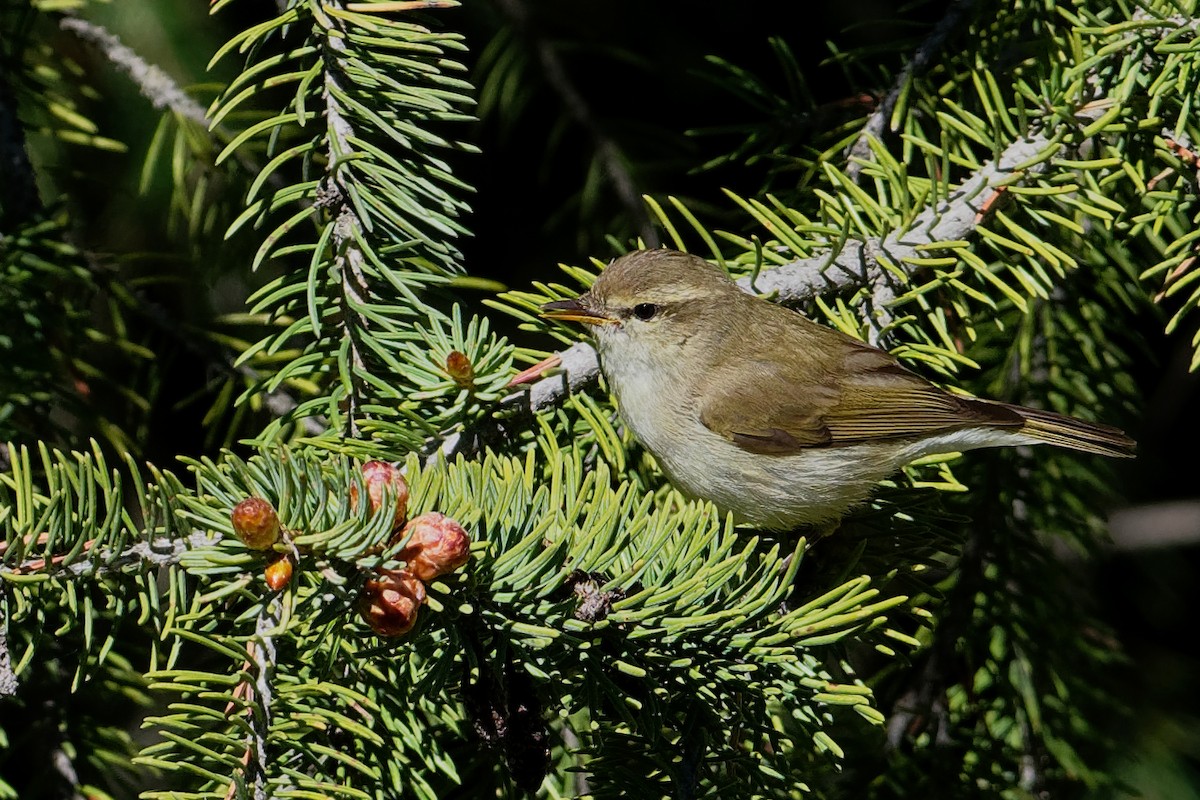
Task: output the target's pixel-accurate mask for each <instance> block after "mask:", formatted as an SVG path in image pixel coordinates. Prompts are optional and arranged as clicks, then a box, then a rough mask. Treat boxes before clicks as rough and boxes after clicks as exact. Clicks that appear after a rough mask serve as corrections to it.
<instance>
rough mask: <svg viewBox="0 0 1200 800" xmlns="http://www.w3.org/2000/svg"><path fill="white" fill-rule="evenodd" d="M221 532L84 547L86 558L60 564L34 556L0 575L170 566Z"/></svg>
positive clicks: (77, 574) (97, 573)
mask: <svg viewBox="0 0 1200 800" xmlns="http://www.w3.org/2000/svg"><path fill="white" fill-rule="evenodd" d="M222 538H223V537H222V535H221V534H220V533H215V532H209V531H193V532H192V533H190V534H188V535H187V536H156V537H154V538H153V539H149V540H144V541H141V542H137V543H136V544H133V545H130V546H129V547H126V548H125V549H123V550H120V551H113V550H111V549H108V548H104V549H101V550H100V552H99V553H95V554H93V553H91V552H90V551H91V548H84V552H87V553H88V557H87V558H86V559H83V560H80V561H76V562H74V563H71V564H67V565H65V566H60V563H61V560H62V559H61V558H60V557H59V558H52V559H50V563H49V564H47V563H46V560H45V559H41V558H35V559H29V560H27V561H24V562H22V563H21V564H19V565H17V566H15V567H8V566H0V577H3V576H6V575H27V574H29V573H31V572H40V571H42V570H44V569H46V568H47V567H48V566H49V567H52V568H54V569H53V570H52V572H51V574H53V575H59V576H62V577H66V578H90V577H96V578H98V577H103V576H105V575H111V574H114V573H118V572H127V571H129V569H130V567H135V566H136V567H137V570H136V571H146V570H150V569H158V568H160V567H169V566H171V565H173V564H178V563H179V562H180V561H181V560H183V557H184V556H185V555H186V554H187V552H188V551H189V550H195V549H197V548H200V547H211V546H213V545H215V544H217V543H218V542H220V541H221V539H222Z"/></svg>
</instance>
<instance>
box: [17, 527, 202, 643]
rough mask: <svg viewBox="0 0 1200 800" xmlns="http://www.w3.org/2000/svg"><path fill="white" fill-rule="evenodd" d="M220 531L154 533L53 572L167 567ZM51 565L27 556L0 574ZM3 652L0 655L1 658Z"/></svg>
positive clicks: (77, 574)
mask: <svg viewBox="0 0 1200 800" xmlns="http://www.w3.org/2000/svg"><path fill="white" fill-rule="evenodd" d="M222 538H223V537H222V535H221V534H220V533H216V532H209V531H193V532H192V533H190V534H188V535H187V536H157V537H155V538H154V539H151V540H148V541H141V542H138V543H136V544H133V545H130V546H129V547H127V548H125V549H124V550H122V551H121V552H119V553H114V552H112V551H111V550H108V549H104V550H101V551H100V553H99V554H97V555H93V554H91V553H89V554H88V557H87V558H85V559H83V560H80V561H76V562H74V563H72V564H67V565H66V566H63V567H59V568H58V569H57V570H55V573H54V574H56V575H61V576H63V577H68V578H87V577H103V576H105V575H109V574H112V573H116V572H125V571H127V570H128V568H129V567H132V566H134V565H140V568H141V569H143V570H146V569H156V568H159V567H169V566H171V565H172V564H178V563H179V562H180V560H182V559H183V557H184V555H185V554H186V553H187V552H188V551H189V550H194V549H196V548H200V547H211V546H212V545H214V544H216V543H217V542H219V541H221V539H222ZM47 566H50V567H55V566H57V564H55V563H53V561H52V563H50V564H48V565H47V564H46V563H45V559H40V558H37V559H29V560H27V561H25V562H23V563H21V564H20V565H18V566H16V567H6V566H0V576H3V575H25V574H28V573H30V572H36V571H39V570H42V569H45V568H46V567H47ZM2 658H3V656H0V659H2Z"/></svg>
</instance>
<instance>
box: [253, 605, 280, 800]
mask: <svg viewBox="0 0 1200 800" xmlns="http://www.w3.org/2000/svg"><path fill="white" fill-rule="evenodd" d="M278 627H279V600H278V599H277V598H273V599H271V600H268V601H266V604H265V605H264V606H263V610H262V613H260V614H259V615H258V620H257V621H256V623H255V629H254V641H253V642H251V643H250V647H249V648H248V650H249V652H250V660H251V661H252V662H253V667H254V676H255V677H254V694H255V698H254V700H255V705H256V706H257V707H258V708H257V709H253V708H252V710H251V711H250V719H249V725H250V734H249V743H248V746H247V752H248V753H250V758H249V759H248V761H247V764H246V778H247V780H246V782H247V784H249V785H250V787H251V796H252V797H253V798H254V800H269V798H270V794H269V793H268V786H267V738H268V737H269V735H270V732H271V702H272V700H273V699H274V697H275V691H274V688H273V687H272V680H273V678H274V676H275V639H274V636H273V635H272V634H273V632H274V631H275V629H276V628H278ZM256 711H258V712H260V713H256Z"/></svg>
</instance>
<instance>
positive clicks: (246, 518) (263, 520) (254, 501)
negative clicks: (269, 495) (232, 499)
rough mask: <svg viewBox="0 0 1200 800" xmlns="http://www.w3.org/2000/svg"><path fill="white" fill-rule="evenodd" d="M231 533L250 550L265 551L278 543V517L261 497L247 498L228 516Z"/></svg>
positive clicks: (273, 509)
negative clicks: (230, 523)
mask: <svg viewBox="0 0 1200 800" xmlns="http://www.w3.org/2000/svg"><path fill="white" fill-rule="evenodd" d="M229 518H230V520H232V521H233V532H234V533H236V534H237V537H238V538H239V539H241V540H242V544H244V545H246V547H249V548H250V549H251V550H267V549H269V548H270V547H271V545H273V544H275V543H276V542H277V541H279V515H278V514H276V513H275V508H274V507H273V506H272V505H271V504H270V503H268V502H267V501H266V500H263V499H262V498H261V497H247V498H246V499H245V500H243V501H242V502H240V503H238V504H237V505H236V506H234V507H233V512H232V513H230V515H229Z"/></svg>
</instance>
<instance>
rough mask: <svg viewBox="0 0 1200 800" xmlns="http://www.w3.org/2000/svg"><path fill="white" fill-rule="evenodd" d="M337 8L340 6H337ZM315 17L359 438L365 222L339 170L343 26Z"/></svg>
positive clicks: (347, 135) (350, 419) (345, 147)
mask: <svg viewBox="0 0 1200 800" xmlns="http://www.w3.org/2000/svg"><path fill="white" fill-rule="evenodd" d="M337 5H338V7H340V6H341V4H340V3H339V4H337ZM318 19H319V20H320V22H321V23H322V24H323V26H324V27H325V28H326V36H325V39H324V46H325V47H326V48H327V49H328V51H329V53H330V56H329V57H327V58H326V59H325V68H324V70H322V71H323V73H324V76H325V91H324V93H323V96H324V100H325V121H326V126H327V130H328V137H329V147H328V159H329V161H328V163H329V166H328V170H329V172H328V174H327V175H326V177H325V188H326V191H327V192H328V195H329V201H328V202H329V205H331V206H332V207H333V208H334V209H335V213H336V214H337V221H336V222H335V223H334V229H333V237H332V248H333V253H334V265H335V270H336V273H337V274H338V275H340V276H341V306H342V317H341V325H342V327H343V329H344V335H345V346H346V347H347V348H348V349H349V351H350V352H349V364H350V374H349V375H347V376H343V379H344V380H345V381H346V382H347V389H348V390H349V395H348V403H349V405H348V408H347V409H346V435H347V436H349V437H350V438H357V437H358V423H357V418H358V410H359V404H360V398H359V393H360V390H361V385H360V384H361V380H360V378H359V377H358V376H359V373H360V372H361V370H362V369H363V366H364V361H363V342H362V340H363V337H365V336H369V335H370V322H369V321H368V319H367V318H366V316H365V315H363V314H362V313H361V312H358V311H355V310H354V309H355V308H362V307H363V306H364V305H365V304H366V297H365V295H366V294H367V292H368V291H369V287H368V284H367V280H366V277H365V276H364V275H363V261H364V256H363V253H362V250H361V249H360V247H359V245H358V242H357V239H358V237H359V236H361V235H362V234H363V230H364V225H363V223H362V220H361V219H359V218H358V215H357V214H356V213H355V210H354V207H353V205H352V204H351V202H350V200H349V198H348V196H347V187H346V184H345V178H344V175H343V171H342V168H341V162H342V158H343V156H345V155H346V154H348V153H352V152H354V150H355V148H354V145H353V144H352V143H351V140H352V139H353V138H354V137H355V132H354V127H353V126H352V125H351V124H350V121H349V120H348V119H347V118H346V115H345V114H343V113H342V108H341V105H340V104H339V103H338V100H337V94H338V92H341V91H344V88H343V87H342V85H341V78H342V75H341V73H340V69H339V66H338V65H339V60H340V58H341V57H342V56H343V55H344V54H345V52H346V42H345V38H344V37H345V36H346V31H345V29H344V26H343V25H341V24H339V23H338V22H335V21H334V18H331V17H329V16H327V15H325V14H320V15H318Z"/></svg>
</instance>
